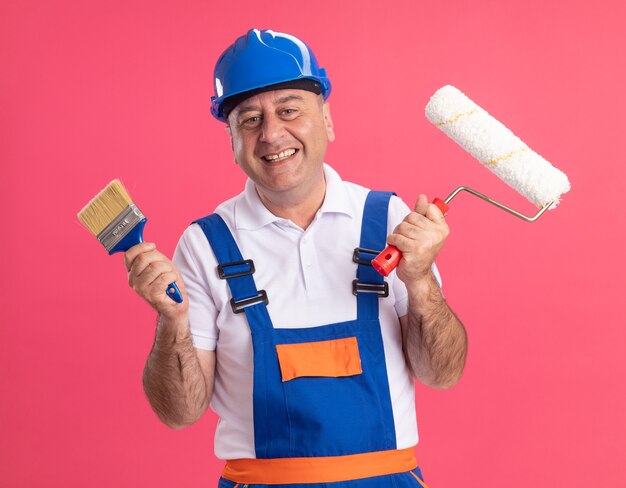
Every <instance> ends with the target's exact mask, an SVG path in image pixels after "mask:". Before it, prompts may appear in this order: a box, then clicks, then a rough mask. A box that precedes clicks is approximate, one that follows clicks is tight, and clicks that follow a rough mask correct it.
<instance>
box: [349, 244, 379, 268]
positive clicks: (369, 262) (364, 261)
mask: <svg viewBox="0 0 626 488" xmlns="http://www.w3.org/2000/svg"><path fill="white" fill-rule="evenodd" d="M361 253H363V254H371V255H372V257H371V258H362V257H361ZM379 254H380V251H375V250H373V249H366V248H364V247H355V248H354V253H353V254H352V261H354V262H355V263H357V264H366V265H368V266H371V265H372V259H374V258H375V257H376V256H378V255H379Z"/></svg>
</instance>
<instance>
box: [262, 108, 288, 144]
mask: <svg viewBox="0 0 626 488" xmlns="http://www.w3.org/2000/svg"><path fill="white" fill-rule="evenodd" d="M283 130H284V126H283V121H282V120H280V119H279V118H278V117H277V116H276V115H274V114H270V115H267V116H265V117H263V124H262V125H261V141H263V142H267V143H270V144H271V143H273V142H275V141H277V140H278V139H280V137H281V136H282V133H283Z"/></svg>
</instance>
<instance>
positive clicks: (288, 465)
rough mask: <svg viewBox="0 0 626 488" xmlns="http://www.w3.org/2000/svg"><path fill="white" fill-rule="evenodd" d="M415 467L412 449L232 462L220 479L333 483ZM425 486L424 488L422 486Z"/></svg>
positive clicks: (228, 462)
mask: <svg viewBox="0 0 626 488" xmlns="http://www.w3.org/2000/svg"><path fill="white" fill-rule="evenodd" d="M416 467H417V462H416V461H415V456H414V454H413V448H412V447H409V448H407V449H393V450H390V451H376V452H366V453H363V454H350V455H347V456H324V457H302V458H276V459H232V460H230V461H226V466H225V467H224V471H223V472H222V476H223V477H224V478H226V479H228V480H230V481H234V482H236V483H254V484H264V485H284V484H290V483H332V482H334V481H348V480H358V479H362V478H371V477H373V476H383V475H387V474H395V473H403V472H406V471H411V470H413V469H415V468H416ZM424 486H425V485H424Z"/></svg>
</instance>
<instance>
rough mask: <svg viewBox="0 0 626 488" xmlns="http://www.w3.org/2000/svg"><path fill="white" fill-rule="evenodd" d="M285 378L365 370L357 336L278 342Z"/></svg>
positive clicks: (329, 376) (350, 373) (334, 376)
mask: <svg viewBox="0 0 626 488" xmlns="http://www.w3.org/2000/svg"><path fill="white" fill-rule="evenodd" d="M276 353H277V355H278V362H279V363H280V372H281V376H282V380H283V382H286V381H291V380H293V379H296V378H301V377H315V376H318V377H328V378H340V377H342V376H354V375H358V374H361V373H362V372H363V370H362V369H361V356H360V355H359V344H358V342H357V338H356V337H346V338H344V339H332V340H327V341H317V342H303V343H297V344H279V345H277V346H276Z"/></svg>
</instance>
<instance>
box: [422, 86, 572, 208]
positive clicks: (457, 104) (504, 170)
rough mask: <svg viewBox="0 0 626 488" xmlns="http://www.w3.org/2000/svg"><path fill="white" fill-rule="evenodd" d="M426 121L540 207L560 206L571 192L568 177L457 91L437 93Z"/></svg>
mask: <svg viewBox="0 0 626 488" xmlns="http://www.w3.org/2000/svg"><path fill="white" fill-rule="evenodd" d="M426 117H427V118H428V120H430V122H432V123H433V124H434V125H435V126H436V127H439V128H440V129H441V130H442V131H443V132H445V133H446V134H447V135H448V136H449V137H450V138H451V139H452V140H454V141H455V142H456V143H457V144H459V145H460V146H461V147H462V148H463V149H465V150H466V151H467V152H469V153H470V154H471V155H472V156H474V157H475V158H476V159H478V160H479V161H480V162H481V163H482V164H483V165H484V166H485V167H487V168H488V169H489V170H491V172H492V173H494V174H495V175H496V176H498V178H500V179H501V180H502V181H504V182H505V183H507V184H508V185H509V186H511V187H512V188H513V189H515V190H517V191H518V192H519V193H520V194H522V195H523V196H524V197H526V198H527V199H528V200H530V201H531V202H533V203H534V204H535V205H537V206H538V207H543V206H544V205H546V204H548V203H550V202H552V201H554V202H556V203H555V204H554V205H552V206H551V208H554V207H555V206H556V204H557V203H558V202H559V200H560V197H561V195H562V194H563V193H566V192H567V191H569V189H570V184H569V181H568V179H567V176H566V175H565V173H563V172H562V171H560V170H558V169H556V168H555V167H554V166H552V165H551V164H550V163H549V162H548V161H546V160H545V159H543V158H542V157H541V156H540V155H539V154H537V153H536V152H534V151H533V150H531V149H530V148H529V147H528V146H527V145H526V144H524V143H523V142H522V141H521V140H520V138H519V137H517V136H516V135H515V134H513V133H512V132H511V131H510V130H509V129H507V128H506V127H505V126H504V125H503V124H501V123H500V122H498V121H497V120H496V119H494V118H493V117H492V116H491V115H489V114H488V113H487V112H486V111H485V110H483V109H482V108H480V107H479V106H478V105H476V104H475V103H474V102H472V101H471V100H470V99H469V98H467V97H466V96H465V95H464V94H463V93H461V92H460V91H459V90H458V89H457V88H455V87H453V86H450V85H447V86H444V87H443V88H440V89H439V90H437V92H436V93H435V94H434V95H433V96H432V97H431V99H430V102H428V105H426Z"/></svg>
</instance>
